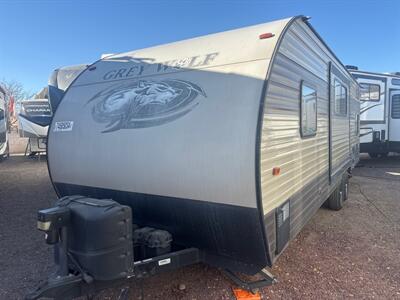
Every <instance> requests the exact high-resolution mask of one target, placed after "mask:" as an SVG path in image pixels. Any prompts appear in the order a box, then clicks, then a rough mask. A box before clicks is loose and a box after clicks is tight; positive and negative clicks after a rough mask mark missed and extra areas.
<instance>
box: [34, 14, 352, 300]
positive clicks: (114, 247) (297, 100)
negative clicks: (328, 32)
mask: <svg viewBox="0 0 400 300" xmlns="http://www.w3.org/2000/svg"><path fill="white" fill-rule="evenodd" d="M358 94H359V87H358V84H357V82H356V81H355V80H354V79H353V77H352V76H351V75H350V73H349V72H348V71H347V69H346V68H345V67H344V66H343V65H342V64H341V62H340V61H339V60H338V58H337V57H336V56H335V55H334V53H333V52H332V51H331V50H330V49H329V48H328V46H327V45H326V44H325V43H324V41H323V40H322V39H321V38H320V36H319V35H318V34H317V33H316V31H315V30H314V29H313V28H312V26H311V25H310V24H309V22H308V18H305V17H301V16H300V17H293V18H289V19H284V20H279V21H274V22H270V23H266V24H261V25H256V26H251V27H246V28H242V29H237V30H232V31H227V32H222V33H217V34H211V35H207V36H203V37H198V38H193V39H189V40H185V41H181V42H176V43H171V44H166V45H162V46H158V47H152V48H148V49H143V50H137V51H132V52H127V53H122V54H116V55H112V56H108V57H105V58H104V59H101V60H99V61H97V62H95V63H94V64H92V65H91V66H89V67H88V68H87V69H85V70H84V71H83V72H82V73H80V75H79V76H78V77H77V78H76V79H75V80H74V81H73V82H72V84H71V85H70V86H69V88H68V89H66V91H65V92H64V93H63V96H62V98H61V101H60V102H59V105H58V108H57V110H56V111H55V114H54V116H53V120H52V123H51V126H50V130H49V137H48V168H49V174H50V176H51V181H52V183H53V186H54V188H55V190H56V192H57V195H58V196H59V197H60V199H59V200H58V201H57V202H56V204H55V206H54V207H52V208H50V209H47V210H41V211H39V214H38V228H39V229H40V230H42V231H44V232H46V234H47V235H46V237H47V238H46V241H47V243H49V244H53V245H55V247H56V249H57V250H56V252H57V256H56V257H57V261H56V262H57V264H58V273H57V274H56V275H55V277H51V278H50V279H49V281H48V282H47V284H44V285H42V286H41V287H40V288H38V289H37V290H36V291H34V292H33V293H31V294H30V295H28V299H37V298H40V297H44V296H46V297H54V298H61V297H76V296H80V295H82V294H85V293H87V292H88V291H90V292H91V293H93V292H94V291H98V290H100V289H103V288H106V287H109V286H114V285H116V284H120V283H121V282H124V280H126V279H128V278H133V279H134V278H142V277H144V276H148V275H152V274H156V273H158V272H163V271H169V270H173V269H176V268H178V267H181V266H184V265H188V264H193V263H197V262H204V263H206V264H210V265H213V266H217V267H219V268H222V269H224V270H225V272H226V274H227V276H228V277H229V278H231V279H232V280H234V281H235V283H236V284H238V285H240V286H241V287H243V288H246V289H250V290H252V289H253V288H256V287H260V286H263V285H268V284H271V283H272V282H274V277H273V275H271V274H270V273H269V272H268V271H267V270H266V269H265V268H266V267H270V266H272V264H273V263H274V262H275V260H276V259H277V258H278V257H279V255H280V254H281V253H282V252H283V250H284V249H285V248H286V247H287V245H288V243H289V241H290V240H292V239H293V238H294V237H295V236H296V235H297V234H298V233H299V232H300V230H301V229H302V228H303V226H304V225H305V224H306V223H307V222H308V221H309V220H310V218H311V217H312V216H313V215H314V214H315V213H316V211H317V210H318V209H319V208H320V207H321V205H323V204H324V203H325V204H326V206H328V207H330V208H332V209H334V210H339V209H341V208H342V206H343V202H344V201H345V200H346V199H347V193H348V179H349V173H350V172H351V170H352V168H353V167H354V166H355V164H356V163H357V161H358V155H359V153H358V143H359V138H358V137H359V132H358V128H359V126H358V114H359V99H358ZM82 226H85V230H82ZM237 272H240V273H246V274H256V273H258V272H261V274H262V275H263V279H262V280H261V281H256V282H247V281H243V280H240V279H239V278H238V276H237V274H236V273H237Z"/></svg>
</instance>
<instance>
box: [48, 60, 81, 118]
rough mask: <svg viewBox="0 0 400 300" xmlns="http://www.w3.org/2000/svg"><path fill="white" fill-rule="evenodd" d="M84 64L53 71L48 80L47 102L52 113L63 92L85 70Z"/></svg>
mask: <svg viewBox="0 0 400 300" xmlns="http://www.w3.org/2000/svg"><path fill="white" fill-rule="evenodd" d="M87 67H88V66H87V65H85V64H81V65H74V66H65V67H61V68H58V69H55V70H54V71H53V73H52V74H51V76H50V78H49V87H48V89H49V101H50V104H51V109H52V111H53V112H55V111H56V110H57V107H58V105H59V103H60V101H61V98H62V96H63V95H64V92H65V91H66V90H67V88H68V87H69V86H70V85H71V83H72V82H73V81H74V80H75V78H76V77H78V75H79V74H80V73H81V72H82V71H83V70H85V69H86V68H87Z"/></svg>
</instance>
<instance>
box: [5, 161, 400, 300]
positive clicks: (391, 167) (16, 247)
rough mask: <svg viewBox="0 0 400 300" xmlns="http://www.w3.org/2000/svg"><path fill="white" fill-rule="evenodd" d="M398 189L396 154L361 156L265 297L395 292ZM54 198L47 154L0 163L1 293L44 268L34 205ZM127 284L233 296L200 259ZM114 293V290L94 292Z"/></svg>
mask: <svg viewBox="0 0 400 300" xmlns="http://www.w3.org/2000/svg"><path fill="white" fill-rule="evenodd" d="M399 192H400V157H398V156H397V157H390V158H387V159H374V160H372V159H368V158H364V159H363V160H362V161H361V164H360V167H358V168H356V169H355V170H354V177H353V178H352V179H351V184H350V196H349V200H348V201H347V202H346V203H345V208H344V209H342V210H341V211H339V212H333V211H329V210H326V209H320V210H319V212H318V213H317V214H316V215H315V216H314V217H313V219H312V220H311V221H310V222H309V224H308V225H307V226H306V227H305V228H304V229H303V230H302V232H301V233H300V234H299V236H298V237H297V238H296V239H295V240H294V241H292V243H291V244H290V246H289V247H288V248H287V250H286V251H285V252H284V254H283V255H282V256H281V257H280V258H279V259H278V261H277V263H276V264H275V266H274V268H273V269H272V272H273V273H274V274H275V275H276V276H277V277H278V280H279V282H278V283H277V284H275V285H273V286H272V287H268V288H264V289H263V290H262V291H261V293H262V295H263V298H264V299H345V298H346V299H347V298H354V299H400V273H399V272H398V270H399V269H400V258H399V257H400V230H399V229H400V200H399ZM55 198H56V195H55V193H54V191H53V189H52V186H51V183H50V180H49V178H48V173H47V167H46V162H44V161H42V162H38V161H37V160H31V159H27V158H24V157H11V158H9V159H8V160H6V161H3V162H2V163H0V299H21V298H22V297H23V295H24V294H25V293H26V292H27V291H28V290H29V289H32V288H33V287H34V286H35V285H36V284H37V283H38V281H39V280H42V279H44V278H45V276H46V274H47V273H48V272H49V270H50V268H51V266H52V262H51V260H52V254H51V250H50V248H49V247H47V246H46V244H45V243H44V239H43V235H42V234H41V233H40V232H38V231H37V230H35V224H36V211H37V210H38V209H41V208H46V207H49V206H50V205H51V203H52V201H53V200H54V199H55ZM179 285H184V289H182V290H181V289H179ZM130 287H131V288H130V290H129V295H130V299H143V298H144V299H191V300H193V299H197V300H202V299H234V297H233V294H232V284H231V282H229V281H228V280H226V279H225V278H224V276H223V275H222V274H221V273H220V272H219V271H218V270H217V269H214V268H211V267H208V266H206V265H202V264H199V265H194V266H190V267H186V268H183V269H180V270H177V271H175V272H171V273H168V274H162V275H158V276H154V277H152V278H148V279H144V280H141V281H137V282H135V283H132V284H131V286H130ZM181 288H182V286H181ZM116 298H117V291H115V290H109V291H106V292H103V293H102V294H100V295H99V296H98V297H97V299H116Z"/></svg>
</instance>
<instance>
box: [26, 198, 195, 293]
mask: <svg viewBox="0 0 400 300" xmlns="http://www.w3.org/2000/svg"><path fill="white" fill-rule="evenodd" d="M132 224H133V223H132V211H131V208H130V207H129V206H124V205H121V204H119V203H117V202H115V201H112V200H109V199H102V200H100V199H93V198H87V197H82V196H68V197H63V198H61V199H60V200H58V201H57V203H56V206H54V207H52V208H49V209H45V210H40V211H39V212H38V229H39V230H41V231H44V232H45V233H46V242H47V243H48V244H50V245H54V246H55V247H54V248H55V261H56V264H57V266H58V268H57V272H56V274H54V275H53V276H52V277H50V278H49V279H48V281H47V282H46V283H45V284H43V285H41V286H40V287H38V289H37V290H35V291H34V292H32V293H30V294H29V295H27V296H26V299H38V298H41V297H51V298H55V299H70V298H74V297H79V296H82V295H87V294H93V293H96V292H98V291H100V290H102V289H105V288H109V287H116V286H118V285H121V284H124V283H126V279H128V278H142V277H145V276H148V275H153V274H156V273H159V272H163V271H168V270H172V269H176V268H178V267H182V266H186V265H189V264H194V263H197V262H199V261H200V253H199V251H198V249H196V248H186V249H185V248H182V247H179V246H178V245H173V246H172V247H171V242H172V240H171V238H170V236H171V235H170V234H169V233H168V232H166V231H164V230H157V229H154V228H150V227H146V228H144V229H145V230H143V228H137V229H136V230H135V231H136V232H138V233H140V235H141V236H140V239H136V241H135V242H136V243H133V240H132V236H133V233H134V231H133V230H132V227H133V225H132ZM166 249H167V250H168V251H166ZM134 253H135V254H136V255H137V256H136V255H135V257H134ZM157 254H161V255H157ZM152 255H155V256H152Z"/></svg>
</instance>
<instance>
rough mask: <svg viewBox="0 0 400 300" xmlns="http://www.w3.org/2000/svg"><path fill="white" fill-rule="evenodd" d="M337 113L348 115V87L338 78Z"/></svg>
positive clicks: (335, 97)
mask: <svg viewBox="0 0 400 300" xmlns="http://www.w3.org/2000/svg"><path fill="white" fill-rule="evenodd" d="M334 92H335V95H334V99H335V114H336V115H338V116H347V89H346V87H345V86H344V85H343V84H341V83H340V82H339V81H338V80H335V89H334Z"/></svg>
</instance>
